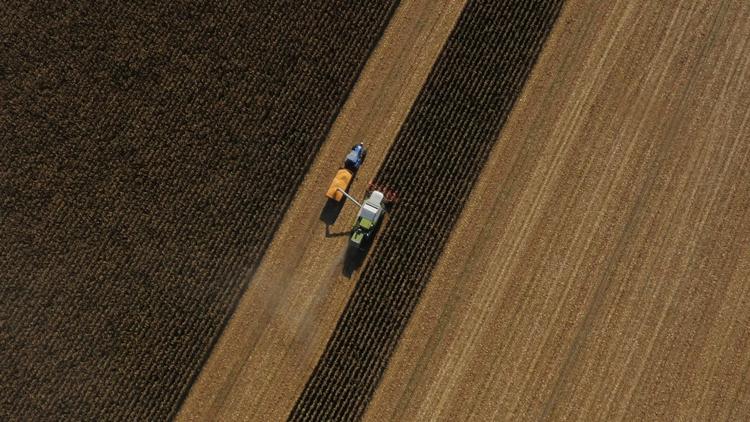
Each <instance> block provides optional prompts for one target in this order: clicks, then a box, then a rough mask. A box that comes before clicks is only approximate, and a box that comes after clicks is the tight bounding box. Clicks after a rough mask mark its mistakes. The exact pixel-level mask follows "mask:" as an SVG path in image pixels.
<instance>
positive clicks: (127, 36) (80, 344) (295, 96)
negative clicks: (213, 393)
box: [0, 0, 397, 420]
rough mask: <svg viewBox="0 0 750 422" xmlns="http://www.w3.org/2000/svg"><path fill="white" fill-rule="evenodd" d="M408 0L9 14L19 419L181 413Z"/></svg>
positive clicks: (9, 314) (11, 303)
mask: <svg viewBox="0 0 750 422" xmlns="http://www.w3.org/2000/svg"><path fill="white" fill-rule="evenodd" d="M396 3H397V1H396V0H375V1H367V2H352V1H349V0H324V1H307V0H304V1H279V2H268V1H255V2H243V1H236V2H235V1H231V2H228V3H224V2H207V3H202V4H192V5H191V4H183V3H180V4H171V3H169V2H152V3H149V2H145V3H142V4H133V3H129V2H122V3H117V4H107V5H99V6H97V5H85V6H84V5H80V4H76V3H75V2H69V4H61V5H57V6H54V7H53V6H51V5H49V6H34V5H31V6H29V5H25V4H24V5H23V6H22V5H21V4H20V3H19V4H18V5H17V6H18V7H14V6H12V5H8V7H7V8H8V9H9V12H10V13H3V14H2V17H0V27H2V28H3V31H4V32H3V37H2V38H3V41H2V46H3V54H2V57H0V97H2V103H3V105H2V107H0V137H1V138H2V139H0V149H1V150H2V153H0V168H1V169H2V172H3V176H2V178H0V239H2V240H3V241H2V243H1V245H0V256H2V257H3V258H2V259H0V274H2V283H0V321H1V322H2V323H0V343H1V344H2V345H3V347H2V349H1V351H0V379H2V380H3V381H2V382H0V392H1V393H2V394H0V396H1V397H2V398H1V399H0V419H2V420H39V419H72V420H164V419H167V418H168V417H169V416H170V415H173V414H174V413H175V412H176V409H177V407H178V405H179V402H180V400H181V398H182V397H184V394H185V393H186V392H187V389H188V387H189V385H190V383H191V381H192V380H193V379H194V377H195V376H196V374H197V373H198V371H199V369H200V365H201V364H202V363H203V361H204V360H205V358H206V357H207V355H208V353H209V350H210V348H211V346H212V344H213V342H214V341H215V339H216V338H217V336H218V334H219V332H220V330H221V328H222V326H223V325H224V323H225V321H226V320H227V318H228V315H229V314H230V312H231V310H232V307H233V306H234V303H235V302H236V300H237V299H238V297H239V295H240V293H241V291H242V289H243V288H244V286H245V284H246V283H247V282H248V280H249V279H250V275H251V274H252V272H253V271H254V270H255V268H256V266H257V264H258V263H259V260H260V257H261V255H262V253H263V251H264V249H265V248H266V246H267V245H268V243H269V241H270V238H271V236H272V234H273V233H274V231H275V230H276V228H277V226H278V224H279V223H280V220H281V216H282V215H283V213H284V210H285V209H286V208H287V206H288V205H289V203H290V201H291V197H292V195H293V194H294V192H295V191H296V189H297V186H298V185H299V183H300V181H301V180H302V177H303V176H304V174H305V172H306V170H307V168H308V167H309V165H310V163H311V161H312V157H313V156H314V155H315V153H316V151H317V150H318V148H319V146H320V144H321V143H322V141H323V140H324V138H325V135H326V132H327V131H328V130H329V128H330V126H331V124H332V121H333V119H334V118H335V115H336V113H337V111H338V109H339V108H340V107H341V106H342V104H343V102H344V100H345V98H346V94H347V93H348V91H349V90H350V89H351V88H352V86H353V84H354V81H355V79H356V76H357V73H358V71H359V69H360V68H361V67H362V66H363V64H364V62H365V61H366V59H367V56H368V54H369V52H370V51H371V50H372V48H374V46H375V44H376V42H377V40H378V39H379V37H380V34H381V33H382V31H383V30H384V28H385V26H386V25H387V22H388V19H389V18H390V16H391V14H392V12H393V10H394V8H395V5H396Z"/></svg>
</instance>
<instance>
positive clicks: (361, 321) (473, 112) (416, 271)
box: [291, 0, 562, 420]
mask: <svg viewBox="0 0 750 422" xmlns="http://www.w3.org/2000/svg"><path fill="white" fill-rule="evenodd" d="M561 4H562V0H536V1H526V0H515V1H503V2H497V1H492V0H485V1H469V3H468V4H467V6H466V8H465V10H464V11H463V13H462V15H461V17H460V19H459V22H458V23H457V27H456V28H455V30H454V32H453V33H452V35H451V36H450V38H449V39H448V41H447V43H446V46H445V48H444V50H443V52H442V53H441V55H440V57H439V58H438V61H437V63H436V65H435V66H434V68H433V70H432V72H431V74H430V76H429V78H428V80H427V82H426V84H425V86H424V88H423V90H422V92H421V93H420V95H419V97H418V98H417V100H416V102H415V104H414V106H413V108H412V110H411V112H410V115H409V117H408V118H407V120H406V122H405V123H404V126H403V127H402V129H401V132H400V133H399V135H398V137H397V139H396V140H395V143H394V145H393V146H392V148H391V150H390V151H389V153H388V156H387V157H386V160H385V162H384V164H383V167H382V168H381V170H380V172H379V174H378V176H377V183H378V184H379V185H384V186H389V187H391V188H393V189H395V190H396V191H398V192H399V203H398V204H397V205H396V207H395V208H394V210H393V211H392V214H391V218H390V220H389V223H388V224H387V226H386V227H384V231H383V233H382V235H381V237H380V239H379V241H378V243H377V244H376V245H375V247H374V250H373V251H372V257H371V259H370V261H369V262H368V263H367V265H366V266H365V268H364V269H363V271H362V274H361V277H360V280H359V282H358V283H357V286H356V288H355V290H354V292H353V294H352V296H351V298H350V300H349V302H348V304H347V306H346V309H345V310H344V313H343V315H342V317H341V318H340V320H339V322H338V324H337V327H336V329H335V331H334V334H333V336H332V338H331V339H330V340H329V343H328V345H327V346H326V349H325V352H324V354H323V356H322V357H321V359H320V361H319V362H318V364H317V366H316V368H315V371H314V372H313V374H312V376H311V378H310V379H309V380H308V382H307V385H306V386H305V389H304V391H303V392H302V394H301V396H300V397H299V399H298V400H297V402H296V403H295V406H294V409H293V410H292V413H291V419H292V420H351V419H357V418H359V417H361V416H362V414H363V412H364V410H365V408H366V406H367V403H368V402H369V400H370V399H371V397H372V394H373V393H374V390H375V388H376V386H377V384H378V382H379V380H380V379H381V377H382V375H383V372H384V370H385V367H386V365H387V363H388V360H389V358H390V356H391V354H392V353H393V351H394V348H395V346H396V343H397V341H398V339H399V337H400V336H401V334H402V332H403V330H404V327H405V325H406V323H407V321H408V319H409V317H410V316H411V314H412V312H413V310H414V307H415V306H416V303H417V301H418V299H419V296H420V293H421V292H422V290H423V289H424V287H425V285H426V283H427V281H428V280H429V277H430V273H431V271H432V268H433V267H434V265H435V263H436V261H437V259H438V256H439V255H440V253H441V251H442V249H443V246H444V244H445V242H446V241H447V239H448V236H449V234H450V232H451V230H452V229H453V226H454V224H455V222H456V220H457V218H458V215H459V213H460V212H461V209H462V207H463V205H464V203H465V201H466V199H467V197H468V195H469V192H470V190H471V188H472V185H473V184H474V182H475V181H476V179H477V177H478V175H479V173H480V171H481V169H482V166H483V164H484V162H485V161H486V159H487V157H488V155H489V152H490V150H491V148H492V146H493V144H494V143H495V141H496V139H497V138H498V135H499V131H500V129H501V127H502V126H503V123H504V122H505V120H506V119H507V117H508V115H509V113H510V110H511V108H512V106H513V104H514V102H515V100H516V98H517V97H518V95H519V94H520V91H521V89H522V86H523V84H524V82H525V80H526V79H527V77H528V75H529V72H530V70H531V68H532V66H533V64H534V62H535V60H536V57H537V56H538V53H539V51H540V48H541V45H542V44H543V42H544V40H545V39H546V37H547V35H548V33H549V31H550V29H551V27H552V25H553V23H554V21H555V19H556V17H557V15H558V13H559V10H560V8H561ZM498 183H502V181H498Z"/></svg>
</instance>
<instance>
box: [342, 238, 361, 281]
mask: <svg viewBox="0 0 750 422" xmlns="http://www.w3.org/2000/svg"><path fill="white" fill-rule="evenodd" d="M366 256H367V251H363V250H361V249H358V248H355V247H351V246H347V248H346V253H345V254H344V265H343V266H342V268H341V273H342V274H343V275H344V277H346V278H351V277H352V274H354V272H355V271H357V270H358V269H359V268H360V267H361V266H362V263H364V262H365V257H366Z"/></svg>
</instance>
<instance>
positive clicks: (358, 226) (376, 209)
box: [339, 190, 385, 250]
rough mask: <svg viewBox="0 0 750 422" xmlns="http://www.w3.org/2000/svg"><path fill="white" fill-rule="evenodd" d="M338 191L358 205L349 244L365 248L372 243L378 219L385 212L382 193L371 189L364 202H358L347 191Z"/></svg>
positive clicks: (378, 222)
mask: <svg viewBox="0 0 750 422" xmlns="http://www.w3.org/2000/svg"><path fill="white" fill-rule="evenodd" d="M339 191H340V192H342V193H343V194H344V195H346V197H347V198H348V199H349V200H351V201H352V202H354V203H355V204H357V206H359V213H358V214H357V219H356V220H355V222H354V227H352V235H351V237H350V238H349V244H350V245H351V246H352V247H355V248H357V249H359V250H365V249H367V247H368V246H369V245H370V243H372V239H373V238H374V237H375V233H376V232H377V230H378V226H379V225H380V221H381V220H382V217H383V214H384V212H385V209H384V205H385V204H384V201H383V197H384V196H383V193H382V192H380V191H377V190H376V191H373V192H372V193H370V196H369V197H368V198H367V199H365V202H364V204H360V203H359V202H357V200H356V199H354V198H352V197H351V195H349V194H348V193H346V192H344V191H343V190H339Z"/></svg>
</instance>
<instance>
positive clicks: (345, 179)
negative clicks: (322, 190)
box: [326, 169, 354, 201]
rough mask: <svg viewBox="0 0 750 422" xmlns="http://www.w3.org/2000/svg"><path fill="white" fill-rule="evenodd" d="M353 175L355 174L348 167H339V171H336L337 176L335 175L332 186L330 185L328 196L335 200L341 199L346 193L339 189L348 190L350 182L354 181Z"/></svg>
mask: <svg viewBox="0 0 750 422" xmlns="http://www.w3.org/2000/svg"><path fill="white" fill-rule="evenodd" d="M352 176H354V175H353V174H352V172H351V171H349V170H347V169H339V171H337V172H336V177H334V178H333V181H332V182H331V186H329V187H328V192H326V196H327V197H329V198H331V199H333V200H335V201H341V199H342V198H343V197H344V194H342V193H341V192H339V189H341V190H343V191H346V189H347V188H348V187H349V184H350V183H351V182H352Z"/></svg>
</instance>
